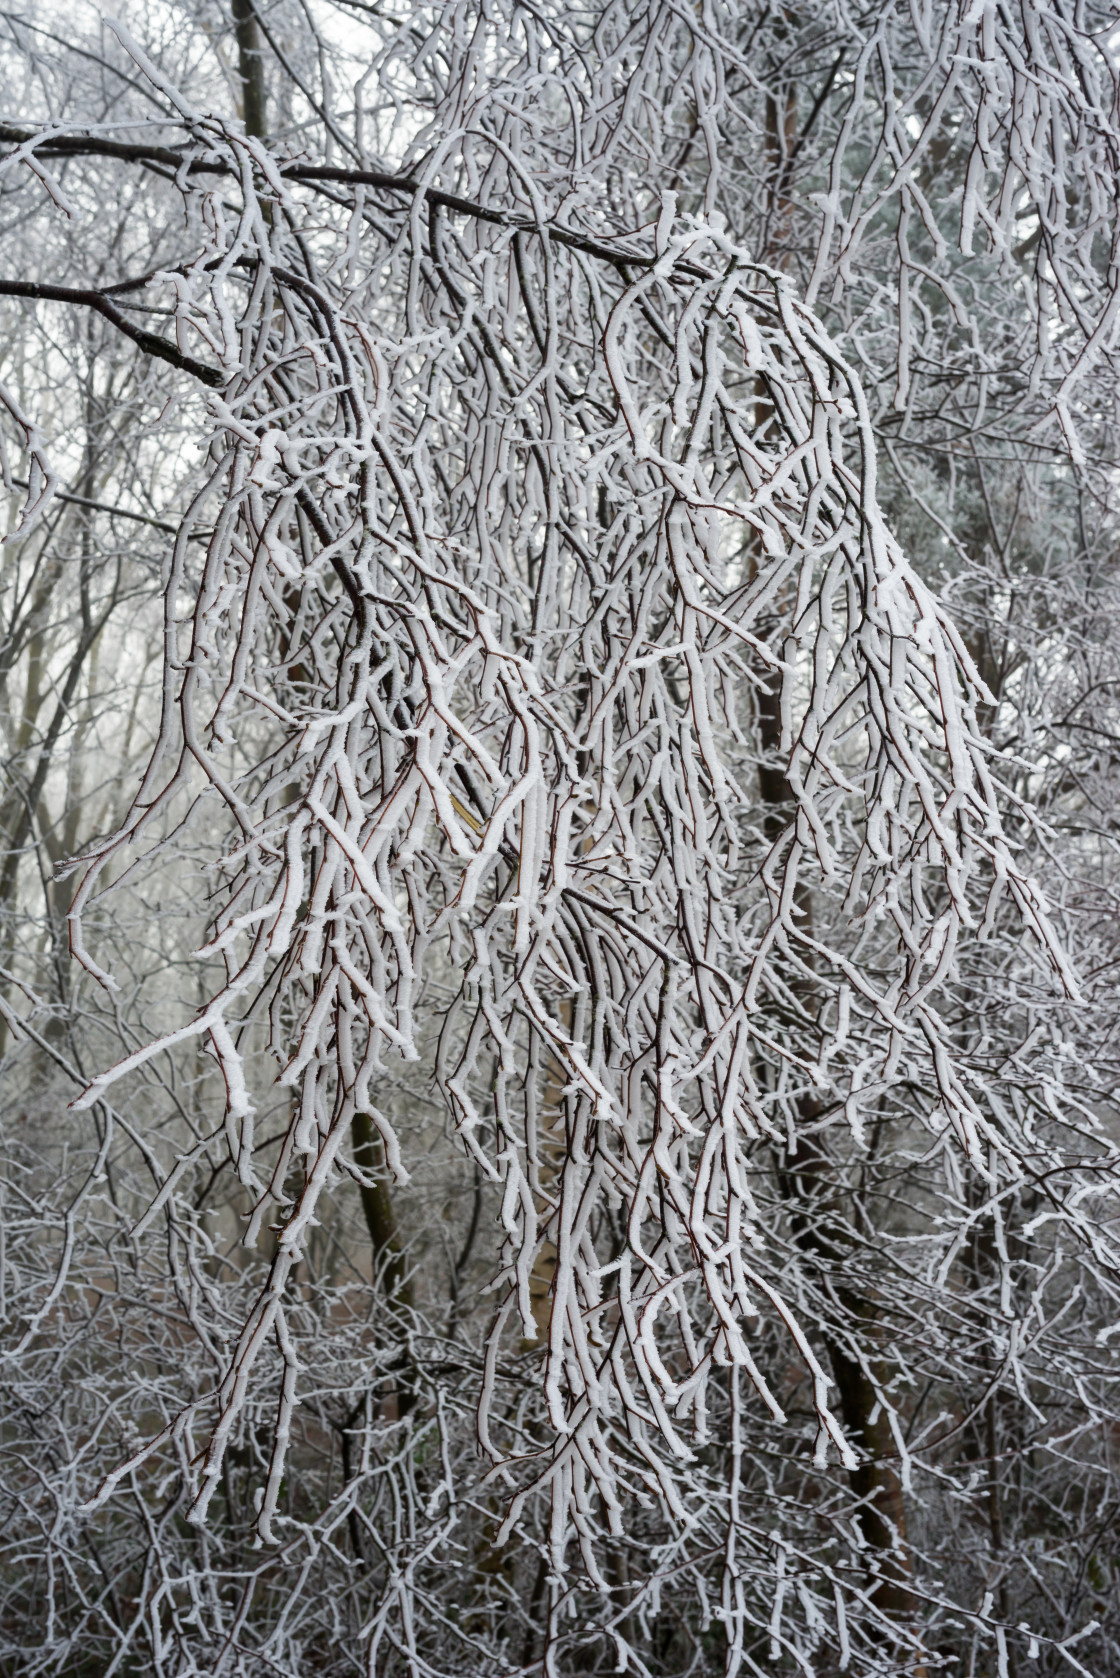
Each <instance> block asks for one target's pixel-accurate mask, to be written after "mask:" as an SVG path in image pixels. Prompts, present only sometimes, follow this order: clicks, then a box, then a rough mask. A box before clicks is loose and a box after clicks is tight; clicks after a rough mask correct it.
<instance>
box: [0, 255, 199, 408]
mask: <svg viewBox="0 0 1120 1678" xmlns="http://www.w3.org/2000/svg"><path fill="white" fill-rule="evenodd" d="M0 297H26V298H29V299H30V300H31V301H32V302H44V303H74V304H77V305H78V306H79V307H81V308H86V309H95V310H96V311H97V313H98V314H99V315H104V317H105V319H106V320H107V321H109V322H111V324H112V325H113V326H115V327H116V329H117V331H118V332H123V333H124V335H125V337H126V338H131V339H132V342H133V343H134V344H136V345H138V346H139V348H140V349H142V350H143V351H144V352H145V354H146V355H154V356H158V357H159V359H160V360H161V361H166V362H169V363H170V365H171V366H172V367H178V368H179V369H180V370H181V371H182V372H184V373H190V374H191V375H192V376H193V377H194V378H196V379H198V380H199V381H200V382H201V383H202V384H204V385H209V386H210V387H211V388H212V389H215V390H216V389H217V388H218V387H219V386H220V385H224V384H225V383H226V375H225V374H224V373H223V372H221V371H220V369H219V368H217V367H208V366H207V365H206V363H205V362H204V361H196V360H195V358H194V356H193V355H184V354H183V352H182V351H181V350H179V349H176V347H175V345H174V344H172V343H169V342H168V340H167V339H166V338H161V337H160V336H159V335H158V333H155V332H145V330H144V328H143V327H142V326H133V324H132V322H131V321H130V320H128V319H126V317H125V316H124V315H122V314H121V312H120V310H119V309H118V308H117V307H116V305H115V304H114V303H113V302H111V301H110V299H109V298H108V297H107V296H106V295H105V293H104V292H103V291H94V290H92V289H90V290H86V289H85V288H83V287H81V286H66V285H41V284H40V283H39V282H38V281H37V280H0Z"/></svg>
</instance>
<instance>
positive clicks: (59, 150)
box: [0, 123, 655, 268]
mask: <svg viewBox="0 0 1120 1678" xmlns="http://www.w3.org/2000/svg"><path fill="white" fill-rule="evenodd" d="M34 140H35V136H34V134H33V133H31V132H30V131H29V130H25V129H22V128H12V127H10V126H8V125H7V124H2V123H0V144H2V143H4V142H7V143H8V144H9V145H19V146H25V145H27V144H28V143H29V142H31V141H34ZM34 150H35V152H36V154H39V153H42V154H43V155H45V156H48V157H114V158H116V159H118V161H120V162H122V163H144V164H149V165H151V166H152V167H154V168H159V169H173V170H174V171H175V172H176V173H178V172H179V171H180V170H181V169H185V170H186V171H187V173H188V174H189V175H193V174H209V175H236V174H237V170H236V169H235V168H234V166H233V164H232V163H231V162H230V161H229V160H228V159H227V158H222V157H192V156H190V154H189V153H188V152H183V151H178V150H176V149H175V148H174V147H172V146H142V145H134V144H131V143H129V142H126V141H122V140H102V139H99V138H98V137H96V136H95V135H92V134H91V135H85V134H59V135H47V136H44V138H43V139H42V140H40V141H38V142H36V144H35V146H34ZM11 155H12V154H11V153H9V154H8V156H11ZM0 161H4V159H0ZM277 173H278V174H279V175H280V177H281V179H282V180H285V181H293V182H296V183H300V184H303V185H306V186H315V185H316V184H317V183H319V182H322V183H323V184H324V185H328V184H329V185H333V186H354V187H358V186H372V187H377V188H379V189H380V190H381V191H382V192H395V193H399V194H401V196H402V197H407V198H415V197H416V196H417V194H419V195H420V196H422V197H423V198H425V199H427V201H428V202H429V203H431V204H438V205H440V206H441V208H444V209H448V210H453V211H455V212H456V213H457V214H459V215H464V216H473V217H474V218H475V219H476V220H478V221H487V222H491V223H492V224H493V225H494V226H496V227H508V228H509V229H510V230H511V231H513V232H515V233H541V234H543V235H545V236H546V237H548V238H549V239H554V240H555V241H556V243H557V244H560V245H567V246H568V248H569V249H570V250H576V251H582V252H583V254H584V255H585V256H594V257H597V258H598V259H599V260H600V261H601V262H609V263H612V264H613V265H614V266H615V267H627V268H630V267H640V268H648V267H651V266H652V264H653V262H654V261H655V258H654V257H653V256H651V255H649V254H646V253H643V252H640V251H625V250H616V249H615V248H614V246H613V245H608V244H604V243H603V241H602V240H600V239H593V238H591V237H590V236H589V235H587V234H584V233H576V232H573V231H572V229H570V228H567V227H555V226H553V225H551V224H548V223H546V224H545V225H544V226H542V225H541V224H540V223H539V222H537V221H535V220H533V219H532V218H527V217H524V216H514V215H510V214H509V213H508V212H507V211H504V210H494V209H491V208H490V207H489V206H488V205H486V204H476V203H475V202H474V200H473V199H471V198H460V197H459V196H458V194H457V193H454V192H444V191H443V190H442V188H440V187H436V186H425V185H424V183H423V182H422V181H418V180H415V179H414V178H413V177H412V176H411V175H391V174H388V173H386V172H385V171H383V170H380V169H341V168H335V167H333V166H331V165H327V164H312V163H281V162H279V161H278V162H277Z"/></svg>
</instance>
